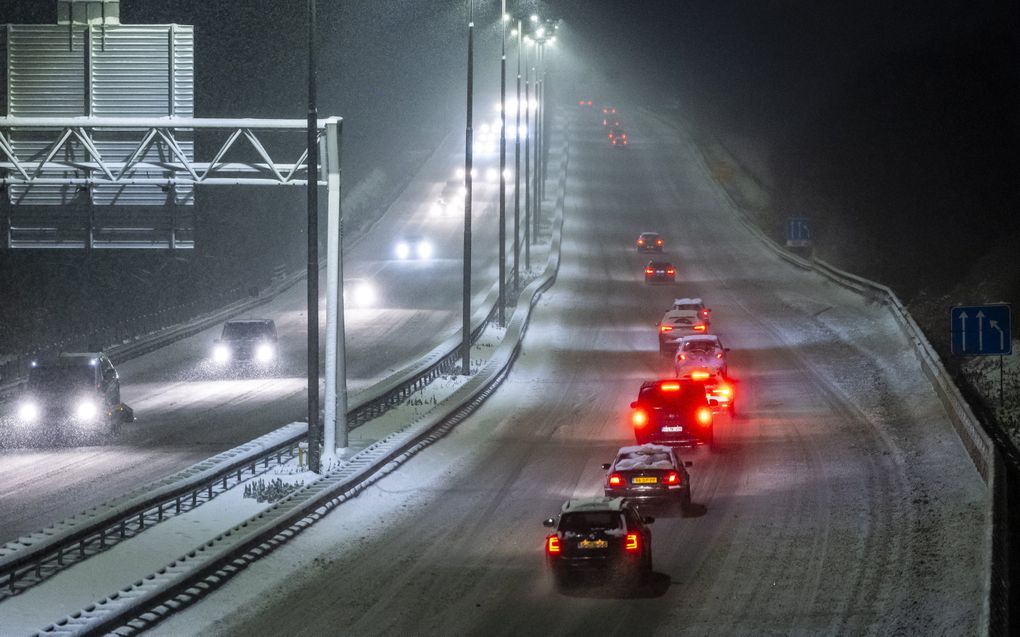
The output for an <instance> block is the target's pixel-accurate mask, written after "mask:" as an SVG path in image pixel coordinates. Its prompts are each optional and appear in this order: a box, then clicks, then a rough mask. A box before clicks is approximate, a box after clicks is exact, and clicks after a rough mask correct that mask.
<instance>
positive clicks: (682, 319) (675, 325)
mask: <svg viewBox="0 0 1020 637" xmlns="http://www.w3.org/2000/svg"><path fill="white" fill-rule="evenodd" d="M710 312H711V310H709V309H708V308H706V307H705V304H704V302H703V301H702V300H701V299H698V298H694V299H689V298H682V299H674V301H673V307H672V308H670V309H669V310H668V311H667V312H666V313H665V314H664V315H663V316H662V318H661V319H660V320H659V322H658V323H656V327H657V328H658V330H659V353H660V354H662V355H663V356H669V355H671V354H673V353H675V352H676V351H677V346H678V345H679V343H680V341H681V340H682V339H683V337H685V336H689V335H691V334H707V333H708V330H709V328H710V327H711V322H710V321H709V318H708V317H709V314H710Z"/></svg>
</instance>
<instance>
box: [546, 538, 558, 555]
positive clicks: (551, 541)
mask: <svg viewBox="0 0 1020 637" xmlns="http://www.w3.org/2000/svg"><path fill="white" fill-rule="evenodd" d="M545 550H546V552H547V553H559V552H560V538H559V537H557V536H555V535H550V536H549V537H547V538H545Z"/></svg>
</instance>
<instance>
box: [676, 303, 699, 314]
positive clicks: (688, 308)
mask: <svg viewBox="0 0 1020 637" xmlns="http://www.w3.org/2000/svg"><path fill="white" fill-rule="evenodd" d="M673 309H674V310H683V311H686V312H697V311H698V309H699V308H698V306H697V305H690V304H688V303H677V304H676V305H674V306H673Z"/></svg>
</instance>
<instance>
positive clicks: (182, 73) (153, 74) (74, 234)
mask: <svg viewBox="0 0 1020 637" xmlns="http://www.w3.org/2000/svg"><path fill="white" fill-rule="evenodd" d="M79 4H81V3H79ZM86 4H89V3H86ZM93 4H94V3H93ZM114 5H115V3H111V4H109V5H103V9H104V11H106V12H107V13H109V12H110V11H113V13H112V14H110V15H107V16H106V18H104V19H103V20H98V19H97V20H90V22H91V23H90V24H83V23H80V22H76V23H74V24H70V23H67V22H65V23H63V24H52V25H3V26H2V27H0V69H2V73H3V76H2V77H0V80H3V82H2V83H3V90H2V92H0V115H3V116H7V117H10V118H13V119H15V120H17V119H22V118H25V119H29V118H71V117H74V118H79V117H80V118H110V119H111V120H120V119H123V118H125V117H132V118H154V117H164V118H165V117H179V118H191V117H192V116H193V115H194V29H193V28H192V27H191V26H189V25H176V24H171V25H122V24H119V23H118V22H117V17H116V11H115V9H116V7H115V6H114ZM68 6H70V5H68ZM74 6H76V7H77V6H78V5H74ZM67 8H68V7H64V9H65V11H64V12H65V13H66V9H67ZM79 8H80V7H79ZM97 15H98V14H97ZM104 123H105V122H96V123H95V124H94V125H92V126H91V127H90V128H88V129H81V130H74V129H66V130H63V131H60V133H59V136H57V137H54V132H53V130H52V129H51V128H46V127H44V128H32V127H24V126H11V127H8V128H4V129H3V130H2V131H0V135H2V136H3V142H0V144H4V146H3V147H0V159H2V158H3V155H4V154H5V153H6V154H7V155H10V156H15V157H17V158H18V159H17V160H15V162H20V161H36V162H42V163H43V164H46V165H47V166H46V167H45V168H43V169H41V170H40V172H39V174H37V175H36V177H39V178H38V179H35V180H32V181H24V180H23V181H20V182H17V181H16V182H8V183H6V184H5V188H4V193H3V194H4V198H5V199H6V203H7V207H8V210H7V211H6V212H7V214H6V215H5V217H6V222H7V223H6V228H5V229H6V235H7V236H6V238H7V245H8V247H12V248H83V247H94V248H191V247H194V223H193V219H194V212H193V210H192V209H190V208H189V206H191V205H192V204H194V201H195V200H194V189H193V186H192V185H191V184H190V183H189V182H188V180H187V179H177V178H179V177H184V175H183V174H175V175H171V177H173V178H174V179H172V180H169V181H168V180H167V179H166V177H167V173H166V171H165V170H163V169H159V170H152V171H149V172H146V171H144V170H142V169H136V170H135V171H134V176H135V177H137V178H139V179H141V178H146V177H147V178H150V181H148V182H146V181H141V180H136V181H134V182H131V181H126V180H122V181H116V182H115V181H113V180H107V181H106V182H103V181H102V180H91V179H90V178H91V177H93V176H94V174H93V173H94V168H93V167H92V166H91V165H90V164H91V163H93V161H98V162H99V163H102V164H108V163H117V162H129V161H137V162H138V163H139V164H140V165H142V166H144V165H153V164H158V163H160V162H165V161H166V160H171V159H175V155H178V154H182V155H183V156H184V157H185V158H186V159H187V160H188V161H190V160H191V159H192V158H193V157H194V138H193V135H192V134H191V132H190V131H188V130H187V129H184V128H178V129H176V130H174V132H173V134H172V142H168V141H166V140H164V139H162V138H159V137H158V136H157V139H156V140H155V142H154V143H150V144H147V145H146V147H145V148H143V149H142V152H141V155H139V156H137V157H132V155H133V153H135V152H136V151H137V150H138V140H139V137H140V136H141V135H142V134H144V133H145V132H146V130H145V129H134V130H132V129H127V128H124V127H122V126H119V125H114V126H112V127H107V126H104V125H103V124H104ZM53 161H60V162H63V163H64V165H63V167H62V170H56V169H55V168H54V167H53V165H52V162H53ZM82 179H84V180H85V181H81V180H82ZM113 208H121V209H119V210H114V209H113ZM129 211H130V212H129Z"/></svg>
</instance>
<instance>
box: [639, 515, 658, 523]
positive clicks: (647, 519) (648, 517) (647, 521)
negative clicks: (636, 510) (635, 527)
mask: <svg viewBox="0 0 1020 637" xmlns="http://www.w3.org/2000/svg"><path fill="white" fill-rule="evenodd" d="M641 521H642V522H644V523H645V524H652V523H654V522H655V518H653V517H652V516H650V515H647V516H645V517H644V518H642V520H641Z"/></svg>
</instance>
